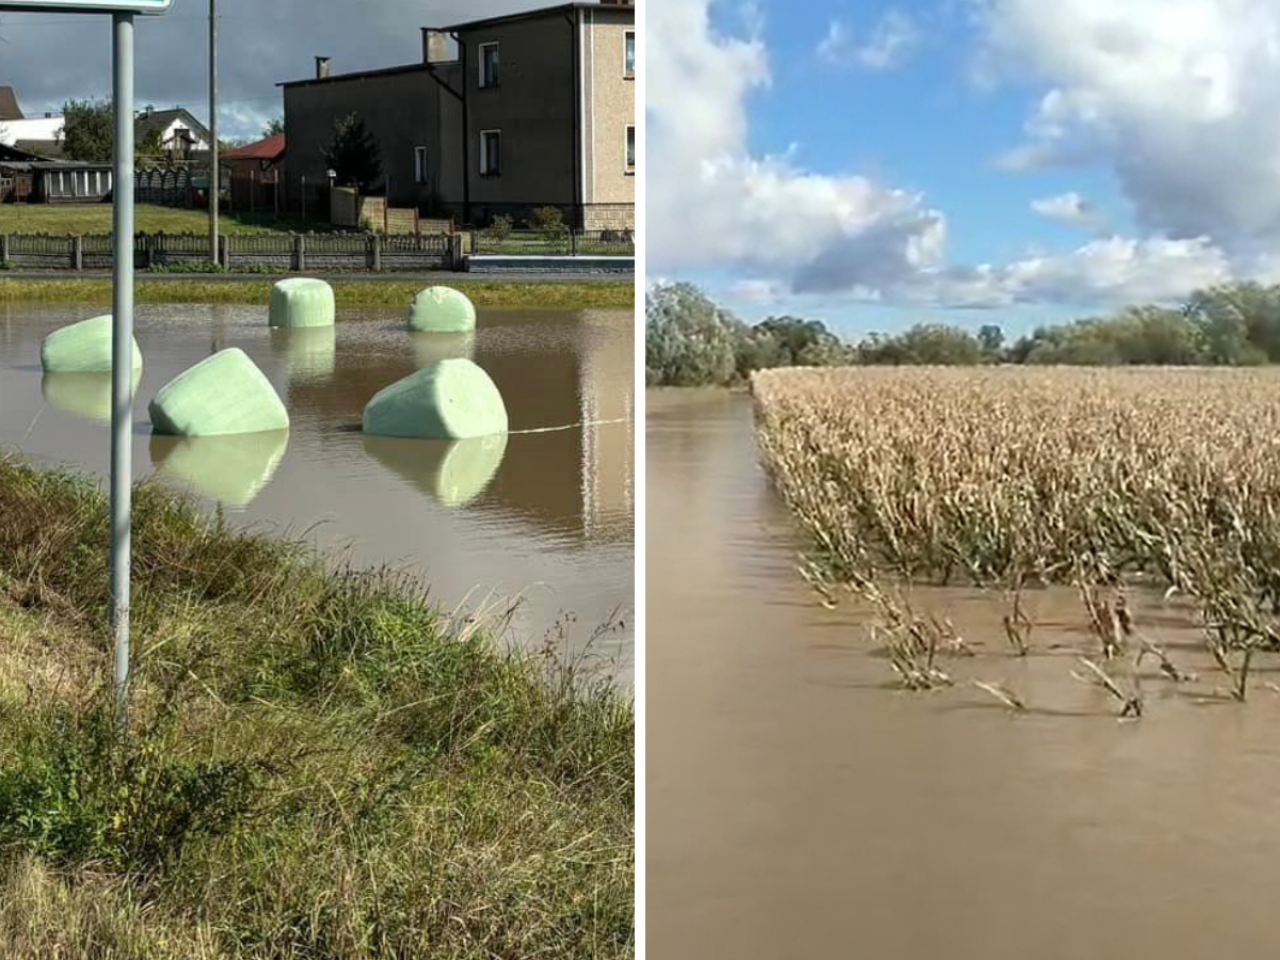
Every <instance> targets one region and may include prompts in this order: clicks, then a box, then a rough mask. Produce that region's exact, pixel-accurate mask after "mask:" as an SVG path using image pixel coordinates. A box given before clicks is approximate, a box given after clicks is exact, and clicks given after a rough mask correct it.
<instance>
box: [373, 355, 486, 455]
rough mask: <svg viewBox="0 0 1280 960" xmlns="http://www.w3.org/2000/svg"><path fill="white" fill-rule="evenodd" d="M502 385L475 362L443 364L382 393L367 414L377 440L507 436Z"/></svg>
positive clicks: (414, 375)
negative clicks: (496, 382)
mask: <svg viewBox="0 0 1280 960" xmlns="http://www.w3.org/2000/svg"><path fill="white" fill-rule="evenodd" d="M507 422H508V421H507V406H506V404H505V403H504V402H503V400H502V393H501V392H500V391H499V390H498V387H497V385H496V384H495V383H494V382H493V380H492V379H491V378H490V377H489V374H487V373H485V372H484V370H482V369H481V368H480V367H478V366H477V365H476V364H474V363H472V362H471V361H470V360H465V359H461V358H459V359H455V360H442V361H441V362H440V363H436V364H433V365H432V366H429V367H426V368H425V369H422V370H419V371H418V372H417V373H414V374H410V375H409V376H407V377H405V378H404V379H403V380H399V381H397V382H396V383H393V384H391V386H389V387H386V388H385V389H383V390H381V391H379V392H378V393H377V394H376V395H375V396H374V398H373V399H372V400H370V401H369V403H368V405H367V406H366V407H365V409H364V421H363V427H364V432H365V433H367V434H370V435H372V436H377V437H414V438H417V439H422V440H467V439H470V438H471V437H486V436H492V435H494V434H499V433H506V432H507Z"/></svg>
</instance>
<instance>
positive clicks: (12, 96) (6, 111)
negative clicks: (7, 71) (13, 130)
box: [0, 87, 25, 120]
mask: <svg viewBox="0 0 1280 960" xmlns="http://www.w3.org/2000/svg"><path fill="white" fill-rule="evenodd" d="M22 119H25V118H24V117H23V114H22V108H21V107H20V106H18V95H17V94H16V93H14V92H13V87H0V120H22Z"/></svg>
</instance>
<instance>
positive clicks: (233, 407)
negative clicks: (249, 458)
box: [149, 347, 289, 437]
mask: <svg viewBox="0 0 1280 960" xmlns="http://www.w3.org/2000/svg"><path fill="white" fill-rule="evenodd" d="M149 409H150V413H151V425H152V427H153V428H154V429H155V432H156V433H162V434H170V435H173V436H179V437H218V436H226V435H228V434H236V433H262V432H264V431H267V430H287V429H288V428H289V414H288V412H287V411H286V410H285V408H284V404H283V403H281V402H280V397H279V396H278V395H277V394H276V391H275V388H274V387H273V386H271V381H270V380H268V379H267V378H266V375H265V374H264V373H263V372H262V371H261V370H259V369H258V368H257V366H255V365H254V362H253V361H252V360H250V359H249V357H248V356H247V355H246V354H245V352H244V351H243V350H241V349H239V348H238V347H231V348H229V349H227V350H219V351H218V352H217V353H215V354H214V355H213V356H211V357H207V358H205V359H204V360H201V361H200V362H199V363H197V364H196V365H195V366H194V367H191V368H190V369H189V370H187V371H185V372H183V373H181V374H179V375H178V376H177V377H175V378H174V379H173V380H171V381H169V383H167V384H165V386H164V387H162V388H161V389H160V392H159V393H157V394H156V396H155V399H154V400H152V401H151V406H150V408H149Z"/></svg>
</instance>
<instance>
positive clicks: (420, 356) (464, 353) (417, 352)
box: [408, 331, 476, 367]
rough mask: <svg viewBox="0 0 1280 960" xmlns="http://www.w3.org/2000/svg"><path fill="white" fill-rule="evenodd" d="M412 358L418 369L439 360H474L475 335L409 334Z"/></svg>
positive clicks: (472, 332) (468, 333)
mask: <svg viewBox="0 0 1280 960" xmlns="http://www.w3.org/2000/svg"><path fill="white" fill-rule="evenodd" d="M408 336H409V337H410V339H412V341H413V357H414V361H415V362H416V363H417V365H418V366H419V367H429V366H431V365H432V364H433V363H439V362H440V361H441V360H458V359H462V360H474V359H475V356H476V335H475V332H474V331H468V332H467V333H410V334H409V335H408Z"/></svg>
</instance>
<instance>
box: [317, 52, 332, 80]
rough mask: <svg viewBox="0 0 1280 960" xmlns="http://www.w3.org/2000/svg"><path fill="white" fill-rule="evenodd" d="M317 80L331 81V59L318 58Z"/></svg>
mask: <svg viewBox="0 0 1280 960" xmlns="http://www.w3.org/2000/svg"><path fill="white" fill-rule="evenodd" d="M316 79H317V80H327V79H329V58H328V57H316Z"/></svg>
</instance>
